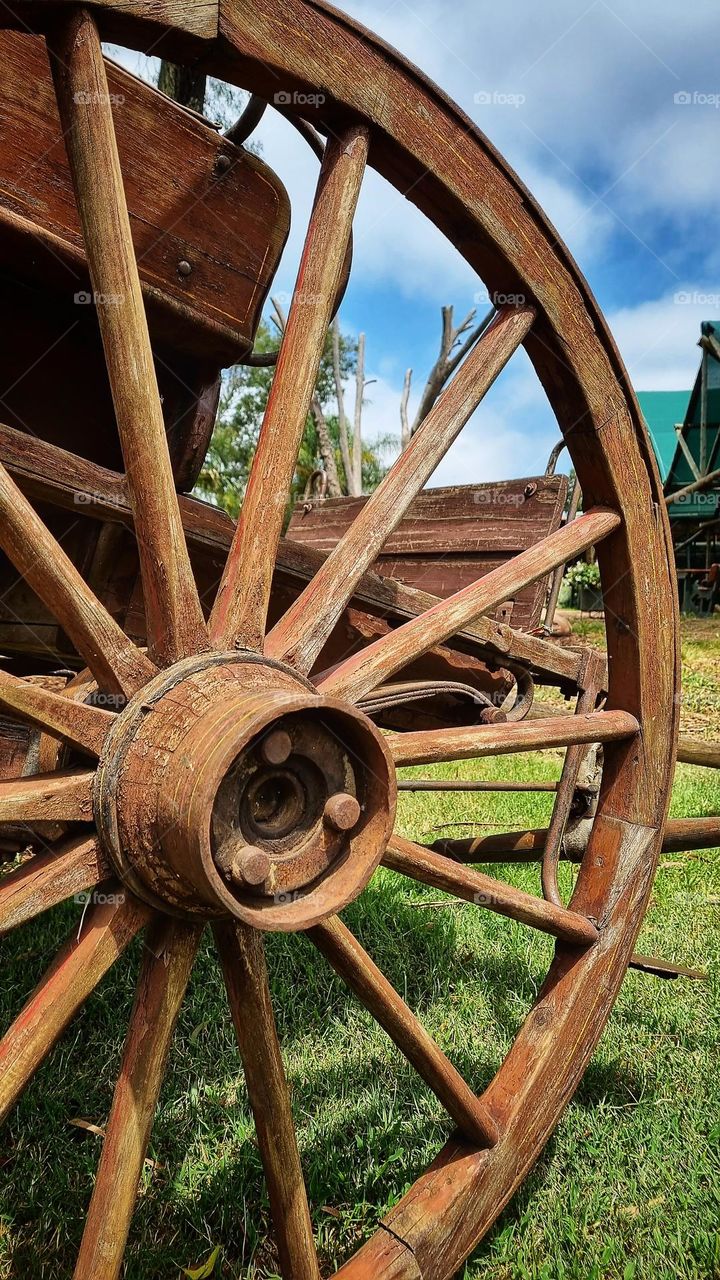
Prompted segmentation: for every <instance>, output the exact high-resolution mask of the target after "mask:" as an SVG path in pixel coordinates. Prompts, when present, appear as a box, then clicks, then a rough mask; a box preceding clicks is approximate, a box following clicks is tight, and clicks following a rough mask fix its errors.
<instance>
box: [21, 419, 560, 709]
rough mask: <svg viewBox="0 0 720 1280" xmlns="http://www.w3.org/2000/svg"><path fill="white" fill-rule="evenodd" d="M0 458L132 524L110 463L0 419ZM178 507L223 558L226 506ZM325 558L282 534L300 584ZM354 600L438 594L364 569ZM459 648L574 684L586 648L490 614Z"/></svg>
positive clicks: (401, 605)
mask: <svg viewBox="0 0 720 1280" xmlns="http://www.w3.org/2000/svg"><path fill="white" fill-rule="evenodd" d="M0 461H2V462H3V463H4V464H5V466H6V467H7V469H8V471H9V472H10V473H11V475H12V476H13V478H14V480H15V482H16V483H17V485H18V487H19V488H20V489H21V490H22V491H23V493H26V494H28V495H29V496H30V497H32V498H34V499H38V500H39V501H43V502H45V501H47V502H52V503H54V504H56V505H57V506H60V507H62V508H63V509H65V510H68V511H75V512H77V511H78V510H81V511H82V512H83V514H84V515H87V516H90V517H92V518H94V519H97V520H110V521H115V522H118V523H120V524H123V525H125V526H126V527H127V528H130V529H132V528H133V519H132V510H131V508H130V504H129V500H128V496H127V488H126V485H125V477H124V476H123V475H121V474H120V473H119V472H117V471H110V470H108V468H107V467H100V466H98V465H97V464H96V463H92V462H88V461H87V460H86V459H84V458H80V457H78V456H76V455H75V454H73V453H69V452H68V451H67V450H65V449H59V448H58V447H57V446H56V445H52V444H47V443H46V442H45V441H43V440H38V439H36V438H34V437H32V438H31V437H29V436H27V435H26V434H25V433H24V432H22V431H17V430H15V429H14V428H13V427H6V426H2V425H0ZM180 511H181V515H182V521H183V526H184V528H185V532H186V535H187V539H188V543H189V545H190V546H191V547H192V548H194V549H197V550H198V551H204V552H207V553H208V554H209V555H211V556H212V557H213V558H214V559H215V560H216V562H217V563H218V564H219V565H222V564H224V562H225V559H226V557H227V553H228V549H229V547H230V545H231V543H232V539H233V533H234V530H235V525H234V522H233V521H232V520H231V518H230V516H229V515H227V513H226V512H224V511H221V510H220V509H219V508H218V507H214V506H212V505H211V504H210V503H207V502H201V501H199V500H198V499H197V498H188V497H181V498H180ZM324 560H325V556H324V555H323V553H322V552H320V551H315V550H314V549H313V548H311V547H305V546H302V545H301V544H300V543H298V542H291V541H289V540H288V539H287V538H284V539H281V541H280V546H279V549H278V558H277V569H278V571H279V572H280V573H282V574H285V575H287V576H288V577H289V578H290V579H291V580H293V581H294V582H296V583H297V584H298V589H301V588H302V587H303V586H304V585H305V583H307V582H309V581H310V580H311V579H312V577H313V576H314V575H315V574H316V573H317V572H318V570H319V569H320V567H321V566H322V564H323V562H324ZM354 600H355V602H356V603H357V604H358V605H359V607H361V608H362V606H363V605H365V606H366V607H369V608H370V610H371V611H373V612H376V613H379V614H381V616H383V617H389V618H392V619H395V620H398V621H402V622H406V621H408V620H409V619H412V618H414V617H417V616H418V615H419V614H421V613H425V612H427V610H428V609H431V608H433V606H434V605H436V604H437V603H438V597H437V596H433V595H430V594H429V593H428V592H426V591H420V590H418V588H417V587H407V586H405V585H404V584H403V583H401V582H396V581H393V580H392V579H390V578H383V577H381V576H380V574H376V573H365V574H363V576H362V578H361V579H360V581H359V582H358V584H357V587H356V589H355V595H354ZM448 643H449V644H450V646H451V647H452V648H454V649H457V650H460V651H461V652H467V653H470V654H471V655H472V654H478V652H479V651H480V652H483V653H485V654H486V655H487V656H489V657H491V658H492V660H493V661H496V662H499V663H500V664H502V659H503V658H505V659H506V660H507V661H510V662H519V663H525V664H527V665H528V666H529V667H530V668H531V669H532V670H534V671H538V672H539V673H541V674H544V675H545V676H551V677H555V678H557V679H560V680H562V681H565V682H567V683H568V684H576V683H577V681H578V680H579V678H580V672H581V670H582V665H583V663H584V660H585V650H584V649H564V648H562V647H561V646H560V645H557V644H554V643H553V642H552V641H550V640H545V639H541V638H540V637H538V636H532V635H526V634H524V633H523V632H521V631H515V630H513V628H512V627H509V626H506V625H505V624H504V623H500V622H495V621H494V620H493V619H491V618H476V619H475V620H474V621H473V622H472V623H471V624H470V625H469V626H467V627H464V628H463V629H462V630H461V631H459V632H458V633H457V635H455V636H453V637H452V639H451V640H449V641H448Z"/></svg>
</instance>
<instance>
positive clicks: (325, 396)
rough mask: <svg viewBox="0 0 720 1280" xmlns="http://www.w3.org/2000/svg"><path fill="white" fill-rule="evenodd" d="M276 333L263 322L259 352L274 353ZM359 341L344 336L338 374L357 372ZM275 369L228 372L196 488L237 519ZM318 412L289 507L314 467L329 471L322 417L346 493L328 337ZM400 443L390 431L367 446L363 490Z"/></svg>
mask: <svg viewBox="0 0 720 1280" xmlns="http://www.w3.org/2000/svg"><path fill="white" fill-rule="evenodd" d="M278 340H279V338H278V335H277V333H274V332H272V331H271V329H270V327H269V325H268V324H266V322H265V321H262V322H261V324H260V328H259V331H258V335H257V339H256V343H255V351H256V352H259V353H265V352H268V351H272V350H273V349H274V348H275V347H276V346H277V344H278ZM356 359H357V344H356V343H355V341H354V340H353V339H351V338H348V337H347V336H346V335H341V340H340V372H341V376H342V377H343V379H348V378H352V377H353V376H354V374H355V368H356ZM274 373H275V370H274V368H272V367H270V368H255V367H251V366H248V365H237V366H236V367H235V368H234V369H231V370H230V371H229V372H228V373H227V375H226V376H225V379H224V382H223V390H222V394H221V399H220V408H219V412H218V418H217V423H216V426H215V430H214V432H213V436H212V440H211V442H210V448H209V450H208V454H207V457H206V459H205V466H204V467H203V470H202V473H201V475H200V478H199V480H198V484H197V486H196V493H197V495H198V496H199V497H201V498H205V499H206V500H208V501H210V502H213V503H215V504H216V505H217V506H219V507H223V508H224V509H225V510H226V511H227V512H229V514H230V515H231V516H233V517H234V518H237V514H238V511H239V509H240V506H241V503H242V498H243V494H244V492H245V487H246V485H247V481H248V476H249V474H250V466H251V464H252V458H253V454H254V452H255V445H256V443H257V439H258V435H259V432H260V426H261V423H262V419H263V414H264V412H265V408H266V405H267V402H268V396H269V394H270V388H271V386H272V380H273V377H274ZM315 401H316V404H317V406H319V410H320V415H318V414H317V413H313V412H311V413H309V414H308V418H307V422H306V424H305V431H304V433H303V438H302V443H301V446H300V451H299V455H298V460H297V466H296V468H295V474H294V477H293V483H292V490H291V494H290V505H289V507H288V515H289V513H290V510H291V508H292V505H293V504H294V503H295V502H296V501H297V500H298V499H300V498H301V497H302V496H303V494H304V492H305V490H306V487H307V485H308V482H309V481H310V479H311V477H312V475H313V473H314V472H316V471H322V470H324V469H325V467H324V465H323V452H322V448H321V439H320V427H321V424H320V422H319V417H321V419H322V424H324V426H325V428H326V430H327V433H328V435H329V438H330V444H331V448H332V452H333V457H334V460H335V466H336V470H337V477H338V480H339V482H340V487H341V490H342V492H343V493H347V491H348V486H347V478H346V476H345V470H344V467H343V461H342V454H341V449H340V429H339V420H338V414H337V402H336V383H335V370H334V364H333V354H332V343H331V339H330V337H328V342H327V345H326V349H325V353H324V355H323V358H322V361H321V364H320V371H319V375H318V381H317V386H316V392H315ZM396 445H397V439H396V437H394V436H392V435H388V436H386V437H384V438H382V439H380V440H376V441H373V443H372V445H370V444H365V445H364V447H363V450H362V479H363V490H364V491H365V492H367V493H369V492H371V491H372V490H373V489H374V488H375V487H376V486H377V485H378V484H379V482H380V480H381V479H382V477H383V476H384V474H385V472H386V470H387V461H386V460H387V459H388V457H389V455H390V454H391V452H392V450H393V448H394V447H396Z"/></svg>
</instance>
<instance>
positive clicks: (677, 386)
mask: <svg viewBox="0 0 720 1280" xmlns="http://www.w3.org/2000/svg"><path fill="white" fill-rule="evenodd" d="M716 317H720V287H718V289H717V290H716V291H715V292H714V293H709V292H707V291H706V290H704V289H701V288H697V287H696V286H694V285H693V284H686V285H685V286H683V287H682V288H680V289H678V290H673V292H672V293H669V294H666V295H665V296H664V297H662V298H658V299H656V300H654V301H652V302H643V303H641V304H640V305H639V306H636V307H624V308H622V309H621V310H619V311H615V312H613V313H612V314H611V315H610V316H609V323H610V328H611V329H612V332H613V334H614V337H615V341H616V342H617V344H618V347H619V350H620V354H621V356H622V357H623V359H624V361H625V364H626V366H627V369H628V372H629V374H630V378H631V381H632V383H633V386H634V387H635V388H636V390H639V391H683V390H686V389H688V390H689V389H690V387H692V385H693V383H694V382H695V377H696V375H697V371H698V366H699V364H700V352H699V351H698V347H697V341H698V338H699V337H700V324H701V322H702V321H703V320H713V319H715V318H716Z"/></svg>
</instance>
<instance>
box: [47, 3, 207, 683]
mask: <svg viewBox="0 0 720 1280" xmlns="http://www.w3.org/2000/svg"><path fill="white" fill-rule="evenodd" d="M50 50H51V55H53V56H51V70H52V74H53V82H54V84H55V92H56V95H57V100H58V107H59V111H60V121H61V124H62V126H63V133H64V137H65V146H66V148H67V152H68V158H69V160H70V169H71V172H72V177H73V187H74V190H75V197H76V201H77V204H78V211H79V214H80V221H81V224H82V228H83V237H84V240H85V249H86V253H87V257H88V265H89V267H90V276H91V279H92V281H93V286H94V288H95V291H96V293H98V294H100V295H102V296H103V297H104V298H105V299H108V300H109V299H113V301H112V302H110V301H108V302H107V303H105V304H101V305H100V306H99V307H98V320H99V323H100V331H101V334H102V340H103V347H104V350H105V360H106V363H107V367H108V374H109V377H110V386H111V389H112V394H113V403H114V405H115V414H116V418H117V424H118V431H119V433H120V440H121V443H122V448H123V457H124V459H125V474H126V480H127V486H128V492H129V494H130V498H131V503H132V508H133V516H134V522H135V528H136V531H137V541H138V552H139V555H140V568H141V572H142V577H143V586H144V599H145V614H146V619H147V626H148V646H149V650H150V654H151V656H153V657H157V659H158V661H159V662H161V663H164V664H165V665H170V664H171V663H173V662H177V661H179V660H180V659H181V658H183V657H186V656H187V655H188V654H191V653H196V652H198V651H201V650H203V649H205V648H208V647H209V641H208V637H207V632H206V629H205V623H204V620H203V615H202V610H201V607H200V600H199V597H198V593H197V588H196V585H195V579H194V577H193V574H192V569H191V567H190V559H189V556H188V551H187V545H186V542H185V534H184V531H183V527H182V521H181V519H180V511H179V508H178V503H177V496H176V492H175V484H174V480H173V474H172V466H171V463H170V452H169V449H168V443H167V436H166V434H165V426H164V422H163V416H162V406H161V404H160V394H159V390H158V385H157V376H156V373H155V365H154V361H153V353H152V348H151V345H150V334H149V331H148V326H147V318H146V315H145V308H144V305H143V300H142V293H141V289H140V278H139V275H138V269H137V263H136V260H135V250H134V246H133V242H132V235H131V231H130V220H129V216H128V212H127V204H126V201H125V194H124V187H123V177H122V170H121V168H120V158H119V155H118V149H117V142H116V138H115V129H114V124H113V117H112V111H111V107H110V96H109V87H108V82H107V76H106V72H105V63H104V61H103V56H102V49H101V46H100V39H99V35H98V32H97V28H96V26H95V22H94V20H93V18H92V17H91V16H90V15H89V14H88V13H87V12H82V11H81V12H79V13H78V12H76V11H71V13H70V15H69V18H68V21H67V23H66V24H65V26H64V27H63V28H62V29H61V30H60V31H59V32H58V34H57V36H54V37H53V40H52V41H51V43H50ZM99 173H101V174H102V175H103V181H102V182H101V183H98V181H97V174H99Z"/></svg>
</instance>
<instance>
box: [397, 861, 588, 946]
mask: <svg viewBox="0 0 720 1280" xmlns="http://www.w3.org/2000/svg"><path fill="white" fill-rule="evenodd" d="M383 866H385V867H389V868H390V870H391V871H397V872H399V873H400V875H404V876H408V877H409V878H410V879H412V880H417V881H419V882H420V884H427V885H431V886H432V888H433V889H440V890H441V891H442V892H443V893H451V894H454V895H455V897H457V898H462V899H464V901H466V902H473V903H475V905H476V906H479V907H484V908H486V909H487V910H488V911H496V912H497V914H498V915H501V916H507V917H508V919H510V920H518V921H520V923H521V924H527V925H530V926H531V927H532V928H533V929H540V930H541V931H542V932H543V933H549V934H551V935H552V936H553V937H555V938H560V939H562V941H563V942H567V943H569V944H570V946H579V947H584V946H592V944H593V943H595V942H597V938H598V931H597V929H596V927H595V925H594V924H593V923H592V922H591V921H590V920H587V919H586V918H585V917H584V916H581V915H579V914H578V912H577V911H567V910H566V909H565V908H564V907H561V906H557V905H556V904H555V903H552V902H546V901H545V900H544V899H543V898H536V897H534V896H533V895H532V894H531V893H524V892H523V891H522V890H521V889H515V888H513V886H512V885H509V884H503V882H502V881H501V880H496V879H493V877H492V876H485V875H482V873H481V872H479V871H471V870H470V869H469V868H468V867H463V866H458V864H457V863H455V862H452V861H451V859H450V858H445V857H443V856H442V854H439V853H434V852H433V850H432V849H425V848H424V847H423V846H422V845H419V844H415V843H414V842H413V841H412V840H404V839H402V837H400V836H391V838H390V843H389V845H388V847H387V850H386V852H385V854H384V856H383Z"/></svg>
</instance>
